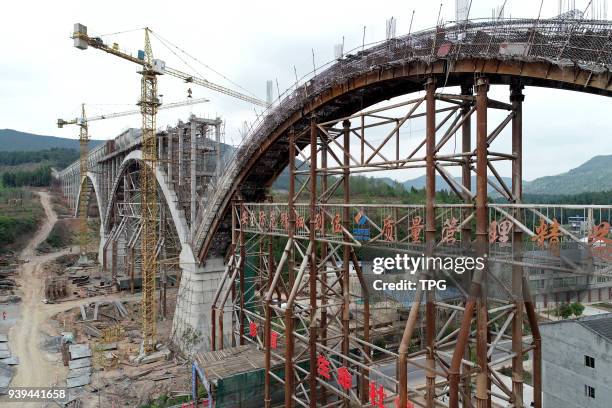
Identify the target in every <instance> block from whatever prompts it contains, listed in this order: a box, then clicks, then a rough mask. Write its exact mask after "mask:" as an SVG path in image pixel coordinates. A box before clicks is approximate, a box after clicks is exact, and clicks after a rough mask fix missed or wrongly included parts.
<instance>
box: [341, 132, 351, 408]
mask: <svg viewBox="0 0 612 408" xmlns="http://www.w3.org/2000/svg"><path fill="white" fill-rule="evenodd" d="M350 132H351V122H349V121H348V120H345V121H343V122H342V133H343V135H344V143H343V148H344V166H343V179H342V182H343V189H344V199H343V204H344V207H343V209H342V225H343V226H344V229H345V230H347V231H348V230H349V216H350V215H349V207H348V204H349V202H350V197H351V194H350V188H351V183H350V169H349V167H350V165H351V162H350V153H351V139H350ZM343 240H344V242H347V241H348V236H347V235H346V233H344V237H343ZM342 255H343V258H342V354H343V355H344V356H348V355H349V334H350V332H349V330H350V328H349V323H350V310H349V307H350V302H351V298H350V292H349V271H350V269H349V262H350V259H351V258H350V256H351V247H350V245H348V244H344V246H343V249H342ZM343 364H344V365H345V366H346V367H348V365H349V362H348V360H346V359H345V360H344V361H343ZM342 406H344V407H348V406H349V399H348V398H346V399H345V400H344V402H343V405H342Z"/></svg>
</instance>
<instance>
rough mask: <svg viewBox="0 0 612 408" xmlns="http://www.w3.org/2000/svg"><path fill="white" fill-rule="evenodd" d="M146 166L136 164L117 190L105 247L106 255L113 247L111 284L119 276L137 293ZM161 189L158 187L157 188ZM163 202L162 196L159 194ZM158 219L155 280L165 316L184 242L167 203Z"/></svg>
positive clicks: (160, 205) (161, 205) (127, 172)
mask: <svg viewBox="0 0 612 408" xmlns="http://www.w3.org/2000/svg"><path fill="white" fill-rule="evenodd" d="M142 166H143V164H139V163H137V162H134V164H133V165H131V166H130V167H129V168H128V169H127V170H126V172H125V173H124V174H123V176H122V181H121V182H120V184H119V188H118V189H117V193H118V194H117V199H116V200H115V202H114V204H113V205H114V209H113V211H112V217H111V225H112V227H111V229H110V233H109V236H108V239H107V240H106V243H105V247H104V251H103V252H104V254H106V253H107V250H108V248H109V246H110V248H111V251H112V256H111V265H106V262H107V261H106V260H107V257H106V256H104V265H103V267H104V268H105V269H106V268H107V267H108V266H110V270H111V273H112V281H113V282H116V281H117V278H118V276H119V275H120V273H122V274H123V275H126V276H128V277H129V278H130V290H131V292H132V293H134V290H135V288H134V286H135V278H136V276H138V275H139V276H140V277H142V256H141V252H140V251H138V248H140V246H141V238H142V211H141V206H142V197H141V194H142V193H141V180H142V178H141V171H142ZM157 188H158V189H159V186H157ZM157 197H159V198H160V199H161V197H163V194H161V192H160V191H158V192H157ZM150 216H151V218H153V217H155V218H154V219H155V225H156V227H157V229H158V231H157V237H158V238H157V244H156V247H155V257H156V260H157V261H156V262H157V263H158V265H159V267H158V268H157V269H158V271H159V273H157V274H156V276H157V277H156V279H159V282H160V285H161V286H160V289H161V290H160V302H159V309H160V312H161V315H162V317H165V315H166V302H165V298H166V297H165V295H164V291H165V289H166V286H167V283H168V282H167V275H168V273H171V272H175V273H176V274H177V276H178V272H179V262H178V257H179V253H180V251H181V243H180V240H179V237H178V233H177V231H176V228H175V226H174V224H173V222H172V219H171V215H170V210H169V209H168V204H167V203H165V202H164V200H163V199H162V200H160V201H159V202H158V210H157V214H155V215H153V214H151V215H150ZM156 307H157V306H156Z"/></svg>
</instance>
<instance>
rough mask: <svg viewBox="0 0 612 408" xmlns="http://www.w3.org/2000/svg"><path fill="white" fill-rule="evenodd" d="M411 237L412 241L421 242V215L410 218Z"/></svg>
mask: <svg viewBox="0 0 612 408" xmlns="http://www.w3.org/2000/svg"><path fill="white" fill-rule="evenodd" d="M410 223H411V226H410V239H411V240H412V242H421V231H422V230H423V218H422V217H420V216H418V215H417V216H416V217H414V218H413V219H412V220H410Z"/></svg>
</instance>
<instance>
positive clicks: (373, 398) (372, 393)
mask: <svg viewBox="0 0 612 408" xmlns="http://www.w3.org/2000/svg"><path fill="white" fill-rule="evenodd" d="M369 395H370V404H372V406H376V383H375V382H374V381H370V393H369Z"/></svg>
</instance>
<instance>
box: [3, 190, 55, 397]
mask: <svg viewBox="0 0 612 408" xmlns="http://www.w3.org/2000/svg"><path fill="white" fill-rule="evenodd" d="M38 194H39V195H40V200H41V203H42V206H43V208H44V210H45V216H46V217H45V221H44V223H43V225H42V226H41V227H40V229H39V230H38V231H37V232H36V234H35V235H34V237H33V238H32V239H31V240H30V242H29V243H28V245H27V247H26V248H25V249H24V250H23V251H22V253H21V258H22V259H24V260H27V261H28V262H27V263H25V264H23V265H22V268H21V272H20V274H19V276H18V278H17V282H18V283H19V286H20V287H21V291H22V302H21V317H20V318H19V319H18V321H17V323H16V324H15V325H14V326H13V327H12V328H11V329H10V331H9V344H10V348H11V353H12V355H14V356H18V357H19V365H18V366H17V373H16V375H15V377H13V381H12V382H11V386H12V387H36V386H38V387H47V386H49V385H52V384H53V383H55V382H56V381H58V380H62V379H63V378H65V376H64V373H63V370H64V368H63V366H61V364H60V365H58V364H53V362H52V360H51V359H52V356H50V355H48V354H47V353H46V352H45V351H44V350H42V348H41V347H40V343H41V342H42V340H43V336H42V334H41V332H40V331H41V329H44V328H45V327H47V324H48V316H47V313H45V312H44V311H43V309H44V306H46V305H45V304H44V303H42V298H43V286H44V282H43V277H42V276H41V273H42V264H43V263H44V262H47V261H49V260H51V259H53V258H57V257H59V256H60V255H62V254H64V253H66V251H62V252H54V253H51V254H46V255H42V256H36V255H35V254H36V247H37V246H38V245H39V244H40V243H41V242H43V241H44V240H45V239H46V238H47V236H48V235H49V233H50V232H51V229H52V228H53V225H54V224H55V222H56V221H57V214H56V213H55V211H53V206H52V204H51V197H50V195H49V193H47V192H39V193H38ZM25 406H27V405H24V407H25ZM32 406H37V405H35V404H34V405H32Z"/></svg>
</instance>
